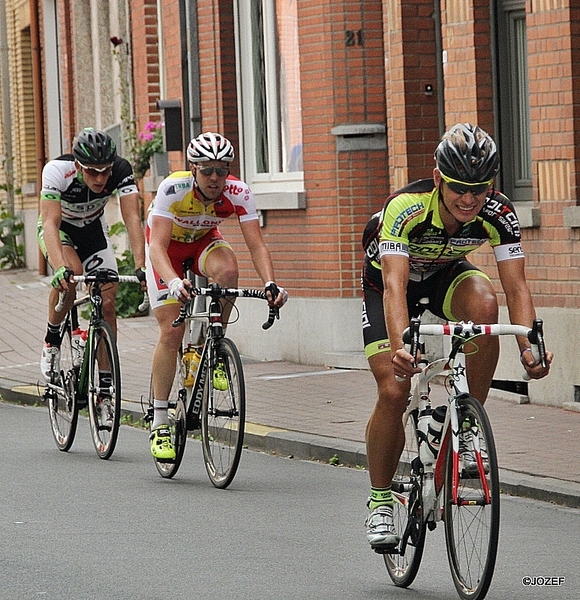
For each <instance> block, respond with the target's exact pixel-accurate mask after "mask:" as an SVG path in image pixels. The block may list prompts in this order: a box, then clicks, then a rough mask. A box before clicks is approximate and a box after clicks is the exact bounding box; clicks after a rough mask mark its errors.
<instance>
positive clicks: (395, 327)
mask: <svg viewBox="0 0 580 600" xmlns="http://www.w3.org/2000/svg"><path fill="white" fill-rule="evenodd" d="M381 269H382V274H383V285H384V289H385V291H384V293H383V310H384V311H385V323H386V324H387V332H388V335H389V341H390V343H391V363H392V365H393V369H394V371H395V375H396V376H398V377H401V378H406V377H411V376H412V375H413V374H414V373H417V372H418V371H419V369H418V368H417V367H416V366H414V364H415V357H414V356H412V355H411V354H410V353H409V352H407V350H406V349H405V346H404V344H403V331H404V330H405V328H406V327H408V325H409V309H408V307H407V283H408V282H409V259H408V258H407V257H405V256H398V255H397V256H395V255H386V256H383V257H382V258H381Z"/></svg>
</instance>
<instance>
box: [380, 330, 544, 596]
mask: <svg viewBox="0 0 580 600" xmlns="http://www.w3.org/2000/svg"><path fill="white" fill-rule="evenodd" d="M427 335H429V336H448V337H447V339H448V340H450V344H449V346H450V349H449V352H448V355H447V356H444V357H443V358H439V359H436V360H433V361H430V362H429V361H427V360H420V361H419V363H418V366H419V367H421V372H420V373H417V374H415V375H414V376H413V380H412V386H411V392H410V396H409V401H408V405H407V408H406V411H405V413H404V415H403V423H404V426H405V438H406V439H405V447H404V450H403V453H402V455H401V458H400V460H399V465H398V468H397V471H396V474H395V477H394V478H393V483H392V490H393V496H394V509H393V516H394V524H395V529H396V531H397V532H398V533H399V535H400V541H399V543H398V545H397V547H396V548H392V549H388V550H387V551H386V553H384V560H385V564H386V567H387V571H388V573H389V575H390V577H391V579H392V580H393V582H394V583H395V585H397V586H399V587H408V586H409V585H410V584H411V583H412V582H413V580H414V579H415V576H416V575H417V571H418V569H419V565H420V562H421V558H422V555H423V548H424V544H425V536H426V531H427V529H429V530H433V529H435V527H436V526H437V524H438V523H439V522H440V521H443V523H444V528H445V542H446V547H447V557H448V562H449V566H450V569H451V575H452V578H453V582H454V584H455V588H456V589H457V592H458V593H459V596H460V597H461V598H463V599H465V600H481V599H482V598H484V597H485V595H486V593H487V591H488V589H489V586H490V584H491V580H492V577H493V572H494V567H495V561H496V555H497V546H498V537H499V525H500V487H499V473H498V463H497V454H496V449H495V444H494V439H493V432H492V428H491V424H490V421H489V418H488V416H487V413H486V411H485V409H484V407H483V405H482V404H481V402H479V401H478V400H476V399H475V398H474V397H473V396H471V395H470V393H469V388H468V386H467V371H466V364H465V353H466V352H476V351H477V345H476V344H477V342H476V340H477V338H478V337H479V336H483V335H516V336H525V337H527V338H528V340H529V342H530V344H531V348H532V352H533V354H534V357H535V358H536V360H537V361H541V362H542V364H543V365H544V366H545V364H546V352H545V346H544V337H543V324H542V321H541V320H540V319H536V320H535V321H534V324H533V327H532V329H529V328H527V327H524V326H521V325H509V324H492V325H476V324H474V323H471V322H461V323H452V322H450V323H446V324H422V323H421V321H420V319H419V318H413V319H411V323H410V327H409V328H407V329H406V330H405V335H404V340H405V342H406V347H407V349H408V350H409V352H410V353H411V354H412V355H413V356H417V355H418V354H417V350H418V349H419V350H422V352H421V356H425V354H424V344H423V336H427ZM468 345H469V346H468ZM466 346H468V348H469V349H468V350H467V349H466ZM435 377H443V378H445V387H446V389H447V393H448V398H447V404H446V405H444V406H442V407H437V408H436V409H435V410H433V408H432V407H431V401H430V396H429V394H430V382H431V381H432V380H433V379H434V378H435ZM435 412H438V413H439V415H440V416H439V425H438V424H437V419H436V418H435V416H434V415H435Z"/></svg>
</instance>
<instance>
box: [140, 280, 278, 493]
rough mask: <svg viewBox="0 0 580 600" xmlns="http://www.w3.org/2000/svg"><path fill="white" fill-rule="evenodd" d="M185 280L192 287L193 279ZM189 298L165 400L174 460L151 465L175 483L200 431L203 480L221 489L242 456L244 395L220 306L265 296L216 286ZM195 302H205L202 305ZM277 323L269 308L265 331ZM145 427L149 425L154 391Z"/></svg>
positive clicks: (239, 367)
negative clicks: (190, 443) (193, 435)
mask: <svg viewBox="0 0 580 600" xmlns="http://www.w3.org/2000/svg"><path fill="white" fill-rule="evenodd" d="M186 277H187V278H188V279H189V280H190V281H193V279H192V275H191V273H189V274H187V273H186ZM189 292H190V295H191V297H190V299H189V300H188V301H187V302H186V303H185V304H184V305H183V306H182V307H181V310H180V314H179V317H178V318H177V319H176V320H175V321H174V322H173V326H174V327H178V326H180V325H182V324H183V323H185V333H184V336H183V341H182V346H181V348H180V351H179V354H178V357H177V369H176V381H175V382H174V386H173V388H172V391H171V395H170V398H169V429H170V432H171V442H172V444H173V447H174V448H175V454H176V456H175V459H174V460H171V461H163V460H160V459H154V460H155V465H156V467H157V470H158V472H159V474H160V475H161V476H162V477H165V478H171V477H173V476H174V475H175V474H176V473H177V471H178V469H179V466H180V464H181V461H182V459H183V453H184V451H185V442H186V439H187V434H188V432H189V431H191V432H193V431H197V430H201V442H202V449H203V459H204V463H205V468H206V471H207V474H208V476H209V478H210V481H211V482H212V484H213V485H214V486H215V487H217V488H222V489H223V488H226V487H227V486H228V485H230V483H231V482H232V480H233V479H234V477H235V475H236V471H237V469H238V465H239V462H240V458H241V454H242V447H243V442H244V427H245V415H246V391H245V382H244V373H243V367H242V361H241V358H240V354H239V352H238V349H237V347H236V345H235V344H234V342H233V341H232V340H231V339H229V338H227V337H225V330H224V325H223V322H222V307H223V304H222V303H223V302H227V301H228V298H231V297H243V298H259V299H263V300H265V299H266V294H265V292H264V291H263V290H255V289H231V288H222V287H220V286H219V285H218V284H216V283H212V284H209V285H208V286H207V287H194V288H192V289H190V290H189ZM199 300H206V301H207V302H203V303H201V304H200V303H199V302H197V301H199ZM208 304H209V306H207V305H208ZM276 318H279V313H278V309H277V308H274V307H269V313H268V320H267V322H265V323H264V324H263V325H262V327H263V329H269V328H270V327H271V326H272V324H273V323H274V320H275V319H276ZM200 321H201V322H202V324H203V327H202V328H200V327H199V322H200ZM200 330H201V333H200ZM200 335H201V336H202V342H201V344H202V345H201V346H199V338H200ZM196 346H197V347H198V348H199V352H200V355H198V359H197V360H196V361H195V362H194V366H193V368H192V366H191V358H190V357H191V356H192V352H193V351H194V347H196ZM198 361H199V364H197V363H198ZM196 367H197V368H196ZM151 388H152V386H151ZM145 421H146V422H149V423H151V422H152V421H153V392H152V389H151V391H150V394H149V406H148V409H147V413H146V416H145Z"/></svg>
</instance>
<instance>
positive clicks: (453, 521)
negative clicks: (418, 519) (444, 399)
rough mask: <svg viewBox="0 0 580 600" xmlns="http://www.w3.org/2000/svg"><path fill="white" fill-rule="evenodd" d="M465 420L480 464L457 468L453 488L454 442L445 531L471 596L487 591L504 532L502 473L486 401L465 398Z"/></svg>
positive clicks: (456, 574) (465, 594) (459, 579)
mask: <svg viewBox="0 0 580 600" xmlns="http://www.w3.org/2000/svg"><path fill="white" fill-rule="evenodd" d="M459 417H460V419H459V422H460V423H464V422H468V423H470V429H469V433H470V435H471V436H472V437H473V440H472V441H471V442H470V443H471V447H470V448H469V451H470V452H471V455H470V459H471V458H472V457H473V458H475V459H476V460H475V462H476V464H477V467H476V469H475V470H473V469H472V470H471V471H468V470H467V469H466V468H465V467H463V468H460V470H459V471H456V473H455V478H456V480H457V487H456V489H455V490H454V489H453V483H452V482H453V471H454V464H455V465H459V466H460V465H461V461H462V459H461V457H460V460H459V461H457V460H456V461H453V449H452V446H451V444H450V445H449V453H448V460H447V473H446V481H445V534H446V542H447V554H448V558H449V565H450V567H451V573H452V576H453V581H454V583H455V586H456V588H457V591H458V592H459V595H460V596H461V597H462V598H465V599H473V600H477V599H481V598H483V597H484V596H485V594H486V593H487V590H488V588H489V585H490V584H491V579H492V577H493V569H494V566H495V559H496V554H497V545H498V536H499V476H498V470H497V457H496V452H495V445H494V441H493V434H492V431H491V427H490V424H489V419H488V418H487V415H486V413H485V411H484V409H483V406H482V405H481V404H480V403H479V402H478V401H477V400H476V399H475V398H472V397H470V396H467V397H464V398H462V399H461V400H460V408H459Z"/></svg>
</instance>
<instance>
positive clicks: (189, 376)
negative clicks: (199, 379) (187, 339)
mask: <svg viewBox="0 0 580 600" xmlns="http://www.w3.org/2000/svg"><path fill="white" fill-rule="evenodd" d="M200 361H201V349H199V348H196V347H195V346H194V345H193V344H188V345H187V348H186V349H185V352H184V353H183V367H184V370H183V372H184V373H185V376H184V378H183V385H185V387H191V386H192V385H193V384H194V382H195V373H196V371H197V368H198V367H199V363H200Z"/></svg>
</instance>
